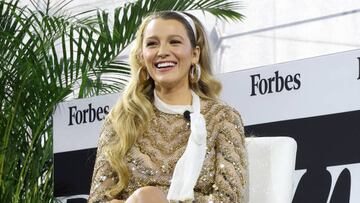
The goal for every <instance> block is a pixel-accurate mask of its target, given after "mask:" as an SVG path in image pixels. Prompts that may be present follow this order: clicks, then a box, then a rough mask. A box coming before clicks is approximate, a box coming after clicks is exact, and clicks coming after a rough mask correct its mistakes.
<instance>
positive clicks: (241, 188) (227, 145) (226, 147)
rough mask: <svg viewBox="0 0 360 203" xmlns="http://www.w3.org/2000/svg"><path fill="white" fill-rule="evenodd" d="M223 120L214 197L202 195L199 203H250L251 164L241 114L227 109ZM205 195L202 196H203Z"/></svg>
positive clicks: (219, 137) (217, 145) (221, 119)
mask: <svg viewBox="0 0 360 203" xmlns="http://www.w3.org/2000/svg"><path fill="white" fill-rule="evenodd" d="M221 115H222V116H221V118H220V119H219V120H220V122H219V123H218V125H219V129H220V130H219V133H218V137H217V140H216V144H215V150H216V155H215V156H216V166H215V167H216V169H215V184H214V185H213V187H212V190H213V192H212V194H211V195H206V196H203V195H200V196H199V198H200V201H199V202H205V201H206V202H208V201H211V200H212V201H213V202H224V203H225V202H232V203H246V202H248V193H249V192H248V187H249V185H248V184H249V183H248V163H247V153H246V149H245V133H244V127H243V123H242V120H241V117H240V115H239V113H238V112H237V111H236V110H235V109H232V108H230V107H226V108H225V109H224V111H223V112H222V113H221ZM201 196H202V197H201Z"/></svg>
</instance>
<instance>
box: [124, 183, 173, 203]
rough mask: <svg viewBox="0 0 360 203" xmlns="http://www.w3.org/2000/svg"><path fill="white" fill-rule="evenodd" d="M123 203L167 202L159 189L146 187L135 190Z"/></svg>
mask: <svg viewBox="0 0 360 203" xmlns="http://www.w3.org/2000/svg"><path fill="white" fill-rule="evenodd" d="M125 203H168V201H167V199H166V196H165V194H164V192H163V191H161V190H160V189H159V188H157V187H153V186H146V187H141V188H139V189H137V190H136V191H135V192H134V193H133V194H132V195H130V197H129V198H128V199H127V200H126V201H125Z"/></svg>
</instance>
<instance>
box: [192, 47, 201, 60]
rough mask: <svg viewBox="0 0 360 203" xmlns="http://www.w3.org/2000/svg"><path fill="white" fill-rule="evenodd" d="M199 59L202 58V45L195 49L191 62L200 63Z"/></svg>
mask: <svg viewBox="0 0 360 203" xmlns="http://www.w3.org/2000/svg"><path fill="white" fill-rule="evenodd" d="M199 60H200V47H199V46H196V47H195V48H194V49H193V53H192V59H191V62H192V64H197V63H199Z"/></svg>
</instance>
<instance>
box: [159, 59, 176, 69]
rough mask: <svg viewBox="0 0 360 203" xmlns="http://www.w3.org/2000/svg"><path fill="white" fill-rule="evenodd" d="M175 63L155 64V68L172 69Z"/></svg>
mask: <svg viewBox="0 0 360 203" xmlns="http://www.w3.org/2000/svg"><path fill="white" fill-rule="evenodd" d="M175 65H176V63H175V62H172V61H164V62H158V63H155V67H156V68H158V69H164V68H172V67H175Z"/></svg>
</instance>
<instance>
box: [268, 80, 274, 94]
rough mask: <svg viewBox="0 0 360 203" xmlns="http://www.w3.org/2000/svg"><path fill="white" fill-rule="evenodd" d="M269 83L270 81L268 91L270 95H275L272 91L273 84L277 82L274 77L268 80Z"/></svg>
mask: <svg viewBox="0 0 360 203" xmlns="http://www.w3.org/2000/svg"><path fill="white" fill-rule="evenodd" d="M268 81H269V91H268V93H273V91H272V83H273V82H275V78H274V77H272V78H268Z"/></svg>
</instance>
